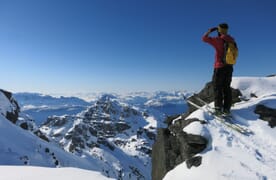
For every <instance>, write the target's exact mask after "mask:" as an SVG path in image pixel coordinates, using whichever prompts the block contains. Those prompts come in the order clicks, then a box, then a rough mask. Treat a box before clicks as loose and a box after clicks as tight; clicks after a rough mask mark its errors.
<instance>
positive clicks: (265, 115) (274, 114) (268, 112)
mask: <svg viewBox="0 0 276 180" xmlns="http://www.w3.org/2000/svg"><path fill="white" fill-rule="evenodd" d="M254 112H255V113H256V114H259V115H260V119H262V120H264V121H267V122H268V125H269V126H270V127H271V128H274V127H275V126H276V109H272V108H269V107H266V106H265V105H262V104H259V105H257V106H256V109H255V111H254Z"/></svg>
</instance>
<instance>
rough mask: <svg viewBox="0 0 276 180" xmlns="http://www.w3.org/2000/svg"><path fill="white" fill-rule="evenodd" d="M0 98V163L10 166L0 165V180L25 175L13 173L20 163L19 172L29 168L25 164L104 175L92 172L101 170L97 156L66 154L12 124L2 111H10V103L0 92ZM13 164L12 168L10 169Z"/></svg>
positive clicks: (53, 145)
mask: <svg viewBox="0 0 276 180" xmlns="http://www.w3.org/2000/svg"><path fill="white" fill-rule="evenodd" d="M0 97H1V109H0V110H1V111H0V112H1V114H0V165H5V166H6V165H13V166H12V167H9V168H8V169H9V170H7V167H3V166H0V172H1V176H0V179H1V180H2V179H3V180H4V179H10V178H8V177H13V178H12V179H15V178H20V179H22V177H24V176H22V177H21V174H18V173H14V172H16V171H15V170H18V168H17V167H16V166H15V165H17V166H23V167H20V170H19V171H20V172H23V171H25V170H24V169H25V167H26V168H27V169H26V171H28V166H40V167H54V168H58V167H77V168H82V169H87V170H91V176H90V177H93V176H94V175H93V176H92V174H95V177H99V176H101V177H102V178H104V176H103V175H100V174H99V173H96V172H94V171H98V172H101V171H100V170H101V169H100V167H99V165H98V161H97V160H96V159H93V158H90V159H89V160H88V159H85V158H80V157H78V156H75V155H73V154H71V153H67V152H65V151H64V150H62V149H61V148H60V147H58V146H56V145H55V144H53V143H48V142H45V141H43V140H41V139H40V138H38V137H37V136H35V135H34V134H33V133H32V132H30V131H27V130H24V129H22V128H20V127H19V126H17V125H15V124H13V123H11V122H10V121H9V120H8V119H6V117H5V116H4V115H5V114H6V112H5V111H6V110H7V111H9V110H10V108H12V107H13V106H12V104H11V103H10V102H9V100H8V99H7V97H6V96H4V95H3V93H2V92H0ZM14 167H15V169H14V170H13V168H14ZM57 171H59V170H57ZM29 172H30V170H29ZM11 173H12V174H11ZM45 173H46V172H45ZM45 173H44V174H45ZM96 174H97V175H96ZM17 175H18V176H17ZM23 179H25V178H23Z"/></svg>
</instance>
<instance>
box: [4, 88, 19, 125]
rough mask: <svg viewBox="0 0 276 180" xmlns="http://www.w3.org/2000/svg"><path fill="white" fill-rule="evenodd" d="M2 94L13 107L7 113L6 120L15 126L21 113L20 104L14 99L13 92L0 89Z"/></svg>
mask: <svg viewBox="0 0 276 180" xmlns="http://www.w3.org/2000/svg"><path fill="white" fill-rule="evenodd" d="M0 93H3V94H4V95H5V96H6V97H7V99H8V100H9V101H10V103H11V105H12V107H11V110H10V111H7V112H6V118H7V119H8V120H10V121H11V122H12V123H14V124H15V123H16V121H17V120H18V114H19V112H20V107H19V105H18V103H17V102H16V100H15V99H14V98H13V97H12V93H11V92H8V91H5V90H2V89H0Z"/></svg>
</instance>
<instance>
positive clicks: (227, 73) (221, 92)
mask: <svg viewBox="0 0 276 180" xmlns="http://www.w3.org/2000/svg"><path fill="white" fill-rule="evenodd" d="M232 73H233V66H225V67H222V68H216V69H214V74H213V86H214V96H215V99H214V100H215V108H216V109H218V110H221V111H230V108H231V105H232V91H231V81H232Z"/></svg>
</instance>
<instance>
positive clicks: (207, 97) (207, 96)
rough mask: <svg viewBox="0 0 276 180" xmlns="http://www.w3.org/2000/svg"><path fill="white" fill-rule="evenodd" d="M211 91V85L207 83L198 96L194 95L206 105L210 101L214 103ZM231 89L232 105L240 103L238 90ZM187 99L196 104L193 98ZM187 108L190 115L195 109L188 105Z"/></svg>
mask: <svg viewBox="0 0 276 180" xmlns="http://www.w3.org/2000/svg"><path fill="white" fill-rule="evenodd" d="M213 89H214V86H213V83H212V82H209V83H207V84H206V85H205V87H204V88H203V89H202V90H201V91H200V92H199V93H198V94H196V96H198V97H200V98H201V99H202V100H204V101H206V102H207V103H211V102H212V101H214V97H215V95H214V90H213ZM231 89H232V104H234V103H237V102H240V101H241V100H240V97H241V96H242V94H241V92H240V90H238V89H234V88H231ZM189 99H190V100H191V101H192V102H197V100H196V99H195V98H194V96H191V97H190V98H189ZM197 103H198V104H201V103H200V102H197ZM202 105H203V104H202ZM188 106H189V111H188V114H190V113H191V112H193V111H194V110H195V109H196V108H195V107H193V106H191V105H188Z"/></svg>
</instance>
